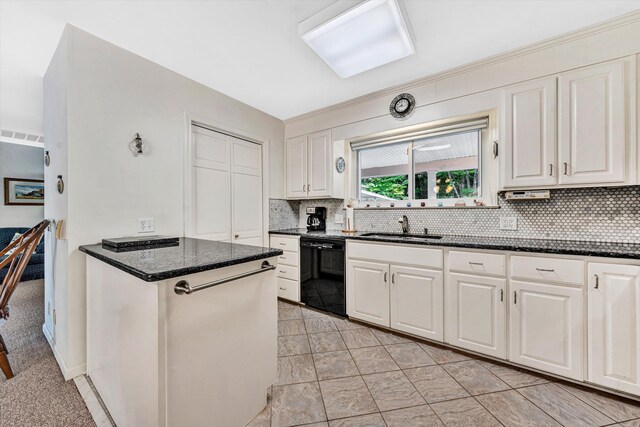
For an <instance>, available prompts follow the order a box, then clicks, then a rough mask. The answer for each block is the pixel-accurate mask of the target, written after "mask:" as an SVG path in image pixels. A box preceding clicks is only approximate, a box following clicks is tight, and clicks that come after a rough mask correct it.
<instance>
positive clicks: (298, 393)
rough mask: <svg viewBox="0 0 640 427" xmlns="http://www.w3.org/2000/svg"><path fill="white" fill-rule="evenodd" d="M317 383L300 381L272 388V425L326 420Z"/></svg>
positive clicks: (289, 424) (275, 426)
mask: <svg viewBox="0 0 640 427" xmlns="http://www.w3.org/2000/svg"><path fill="white" fill-rule="evenodd" d="M326 419H327V417H326V414H325V411H324V406H323V404H322V396H321V394H320V387H319V385H318V383H315V382H313V383H301V384H291V385H283V386H277V387H274V388H273V403H272V406H271V425H272V427H289V426H296V425H300V424H310V423H316V422H321V421H326Z"/></svg>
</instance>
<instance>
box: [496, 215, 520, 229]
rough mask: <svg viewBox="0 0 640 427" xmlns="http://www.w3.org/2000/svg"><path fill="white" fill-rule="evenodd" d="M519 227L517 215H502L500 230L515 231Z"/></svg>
mask: <svg viewBox="0 0 640 427" xmlns="http://www.w3.org/2000/svg"><path fill="white" fill-rule="evenodd" d="M517 229H518V218H517V217H515V216H501V217H500V230H511V231H515V230H517Z"/></svg>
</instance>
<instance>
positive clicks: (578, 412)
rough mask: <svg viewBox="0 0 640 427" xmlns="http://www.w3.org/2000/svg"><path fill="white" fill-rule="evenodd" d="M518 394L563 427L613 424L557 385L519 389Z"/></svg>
mask: <svg viewBox="0 0 640 427" xmlns="http://www.w3.org/2000/svg"><path fill="white" fill-rule="evenodd" d="M518 393H520V394H522V395H523V396H524V397H526V398H527V399H529V400H530V401H531V402H533V403H534V404H535V405H536V406H537V407H539V408H540V409H542V410H543V411H544V412H546V413H547V414H549V415H551V416H552V417H553V418H554V419H555V420H556V421H558V422H559V423H560V424H562V425H564V426H585V425H589V426H596V425H598V426H603V425H607V424H613V420H612V419H611V418H609V417H607V416H606V415H604V414H602V413H601V412H599V411H597V410H595V409H594V408H592V407H591V406H589V405H587V404H586V403H584V402H583V401H582V400H580V399H578V398H577V397H576V396H574V395H573V394H571V393H569V392H568V391H566V390H564V389H562V388H561V387H559V386H558V385H557V384H542V385H536V386H532V387H525V388H520V389H518Z"/></svg>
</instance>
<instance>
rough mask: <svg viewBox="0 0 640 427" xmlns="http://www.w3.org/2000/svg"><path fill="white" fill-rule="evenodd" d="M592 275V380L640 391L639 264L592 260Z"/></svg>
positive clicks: (590, 268)
mask: <svg viewBox="0 0 640 427" xmlns="http://www.w3.org/2000/svg"><path fill="white" fill-rule="evenodd" d="M589 277H590V288H589V296H588V300H589V361H590V364H589V381H591V382H593V383H596V384H600V385H603V386H605V387H611V388H614V389H616V390H620V391H625V392H627V393H633V394H640V378H639V376H640V267H637V266H630V265H615V264H589ZM596 281H597V282H596Z"/></svg>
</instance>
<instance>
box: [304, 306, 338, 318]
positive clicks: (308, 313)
mask: <svg viewBox="0 0 640 427" xmlns="http://www.w3.org/2000/svg"><path fill="white" fill-rule="evenodd" d="M302 317H303V318H305V319H309V318H311V317H323V318H331V316H329V315H328V314H327V313H323V312H321V311H317V310H312V309H310V308H305V307H302Z"/></svg>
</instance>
